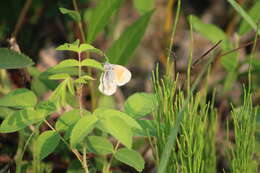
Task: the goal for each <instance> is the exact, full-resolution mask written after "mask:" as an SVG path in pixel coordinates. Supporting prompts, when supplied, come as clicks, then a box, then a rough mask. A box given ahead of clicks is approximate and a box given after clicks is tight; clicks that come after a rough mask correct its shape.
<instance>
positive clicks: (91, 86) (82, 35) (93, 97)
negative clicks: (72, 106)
mask: <svg viewBox="0 0 260 173" xmlns="http://www.w3.org/2000/svg"><path fill="white" fill-rule="evenodd" d="M72 3H73V7H74V9H75V10H76V11H77V12H78V13H79V8H78V5H77V3H76V0H72ZM77 24H78V27H79V31H80V39H81V40H82V42H84V43H86V37H85V36H86V35H85V33H84V29H83V24H82V21H80V22H77ZM87 58H89V53H87ZM91 73H92V70H91V68H88V75H90V76H91ZM89 89H90V96H91V106H92V110H94V109H95V108H96V102H97V101H96V100H97V98H96V95H95V86H94V83H93V82H90V83H89Z"/></svg>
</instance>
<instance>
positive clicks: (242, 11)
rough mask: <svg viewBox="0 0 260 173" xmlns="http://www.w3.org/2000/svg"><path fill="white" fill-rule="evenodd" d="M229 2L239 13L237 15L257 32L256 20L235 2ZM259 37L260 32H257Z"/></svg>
mask: <svg viewBox="0 0 260 173" xmlns="http://www.w3.org/2000/svg"><path fill="white" fill-rule="evenodd" d="M228 2H229V3H230V4H231V5H232V7H233V8H234V9H235V10H236V11H237V13H238V14H239V15H240V16H241V17H242V18H243V19H244V20H245V21H246V22H247V23H248V24H249V25H250V26H251V27H252V28H253V29H254V30H255V31H256V30H257V24H256V23H255V22H254V20H253V19H252V18H251V17H250V16H249V15H248V14H247V13H246V12H245V11H244V10H243V8H242V7H241V6H240V5H239V4H238V3H237V2H236V1H234V0H228ZM257 33H258V35H260V30H259V31H257Z"/></svg>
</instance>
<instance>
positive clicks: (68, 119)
mask: <svg viewBox="0 0 260 173" xmlns="http://www.w3.org/2000/svg"><path fill="white" fill-rule="evenodd" d="M83 115H84V116H90V115H91V113H90V112H88V111H86V110H83ZM79 119H80V111H79V110H78V109H73V110H72V111H69V112H65V113H64V114H62V115H60V117H59V119H58V121H57V122H56V124H55V129H56V130H57V131H59V132H60V131H66V130H67V129H68V128H69V127H71V126H73V125H75V124H76V122H77V121H78V120H79Z"/></svg>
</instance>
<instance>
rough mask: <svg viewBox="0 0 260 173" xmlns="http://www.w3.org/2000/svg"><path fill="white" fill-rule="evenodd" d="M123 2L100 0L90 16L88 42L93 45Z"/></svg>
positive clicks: (118, 0) (121, 0) (119, 0)
mask: <svg viewBox="0 0 260 173" xmlns="http://www.w3.org/2000/svg"><path fill="white" fill-rule="evenodd" d="M122 2H123V0H109V1H107V0H100V1H99V2H98V4H97V6H96V7H95V8H94V9H93V10H92V11H91V14H90V16H89V19H90V20H89V25H88V26H89V27H88V37H87V42H88V43H92V42H93V41H94V40H95V38H96V36H97V35H98V33H99V32H100V31H102V29H103V28H104V27H105V26H106V25H107V24H108V22H109V19H110V18H111V16H112V15H113V14H114V13H115V12H116V11H117V10H118V8H119V7H120V5H121V4H122Z"/></svg>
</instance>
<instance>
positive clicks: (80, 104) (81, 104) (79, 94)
mask: <svg viewBox="0 0 260 173" xmlns="http://www.w3.org/2000/svg"><path fill="white" fill-rule="evenodd" d="M78 59H79V62H81V52H79V53H78ZM79 64H80V63H79ZM81 71H82V69H81V65H79V71H78V78H80V77H81ZM82 87H83V86H82V84H79V88H78V100H79V112H80V116H81V117H83V103H82ZM82 146H83V159H82V162H81V164H82V167H83V168H84V170H85V173H88V172H89V171H88V164H87V149H86V147H85V146H84V145H82Z"/></svg>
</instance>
